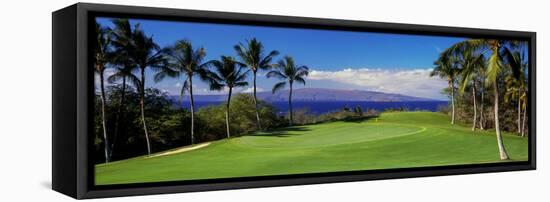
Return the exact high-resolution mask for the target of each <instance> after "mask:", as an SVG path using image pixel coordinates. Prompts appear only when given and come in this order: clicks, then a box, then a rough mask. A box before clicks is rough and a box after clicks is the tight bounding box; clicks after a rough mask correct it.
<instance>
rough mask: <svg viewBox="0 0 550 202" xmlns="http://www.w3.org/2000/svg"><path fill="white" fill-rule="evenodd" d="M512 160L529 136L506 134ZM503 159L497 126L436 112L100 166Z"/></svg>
mask: <svg viewBox="0 0 550 202" xmlns="http://www.w3.org/2000/svg"><path fill="white" fill-rule="evenodd" d="M504 142H505V145H506V148H507V150H508V153H509V155H510V156H511V159H512V160H527V145H528V143H527V138H520V137H516V136H509V135H505V137H504ZM497 161H499V157H498V149H497V143H496V138H495V136H494V132H489V131H482V132H481V131H478V132H472V131H471V130H470V128H468V127H463V126H451V125H450V124H449V121H448V117H447V116H445V115H442V114H438V113H430V112H401V113H384V114H382V116H381V117H380V118H379V119H378V120H376V119H371V120H368V121H364V122H333V123H324V124H317V125H310V126H301V127H292V128H288V129H285V130H281V131H274V132H271V133H260V134H256V135H254V136H243V137H238V138H232V139H230V140H221V141H216V142H213V143H212V144H210V145H209V146H207V147H204V148H201V149H197V150H193V151H188V152H184V153H179V154H172V155H167V156H162V157H154V158H144V157H138V158H133V159H129V160H123V161H118V162H113V163H109V164H101V165H97V166H96V183H97V184H118V183H135V182H156V181H173V180H189V179H205V178H225V177H239V176H261V175H276V174H293V173H314V172H330V171H344V170H365V169H382V168H402V167H418V166H436V165H450V164H469V163H486V162H497Z"/></svg>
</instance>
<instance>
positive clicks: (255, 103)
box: [254, 71, 262, 131]
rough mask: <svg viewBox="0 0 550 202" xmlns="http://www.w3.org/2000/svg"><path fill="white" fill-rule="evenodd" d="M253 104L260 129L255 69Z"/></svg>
mask: <svg viewBox="0 0 550 202" xmlns="http://www.w3.org/2000/svg"><path fill="white" fill-rule="evenodd" d="M254 106H255V107H256V122H257V126H258V130H259V131H261V130H262V124H261V122H260V112H259V110H258V98H257V97H256V71H254Z"/></svg>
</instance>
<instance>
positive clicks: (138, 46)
mask: <svg viewBox="0 0 550 202" xmlns="http://www.w3.org/2000/svg"><path fill="white" fill-rule="evenodd" d="M132 43H133V44H134V50H132V52H131V56H132V60H133V61H134V62H135V63H136V65H137V67H138V68H139V70H140V86H139V88H138V90H139V94H140V103H139V104H140V109H141V123H142V125H143V131H144V133H145V140H146V142H147V154H151V143H150V141H149V133H148V132H147V124H146V122H145V69H147V68H152V69H160V68H162V67H165V66H166V58H165V53H166V52H167V50H166V49H161V48H160V47H159V46H158V45H157V44H156V43H155V42H154V41H153V37H149V36H147V35H145V32H143V30H141V29H140V27H139V26H136V29H135V30H134V32H133V34H132Z"/></svg>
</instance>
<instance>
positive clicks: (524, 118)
mask: <svg viewBox="0 0 550 202" xmlns="http://www.w3.org/2000/svg"><path fill="white" fill-rule="evenodd" d="M524 105H525V104H524ZM525 106H527V105H525ZM526 119H527V107H523V121H522V122H523V126H522V127H521V137H525V130H526V128H525V120H526Z"/></svg>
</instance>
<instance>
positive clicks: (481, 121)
mask: <svg viewBox="0 0 550 202" xmlns="http://www.w3.org/2000/svg"><path fill="white" fill-rule="evenodd" d="M484 94H485V91H484V90H483V88H482V89H481V106H480V107H481V109H480V110H479V129H481V130H485V117H484V116H483V99H484V98H483V97H484Z"/></svg>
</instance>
